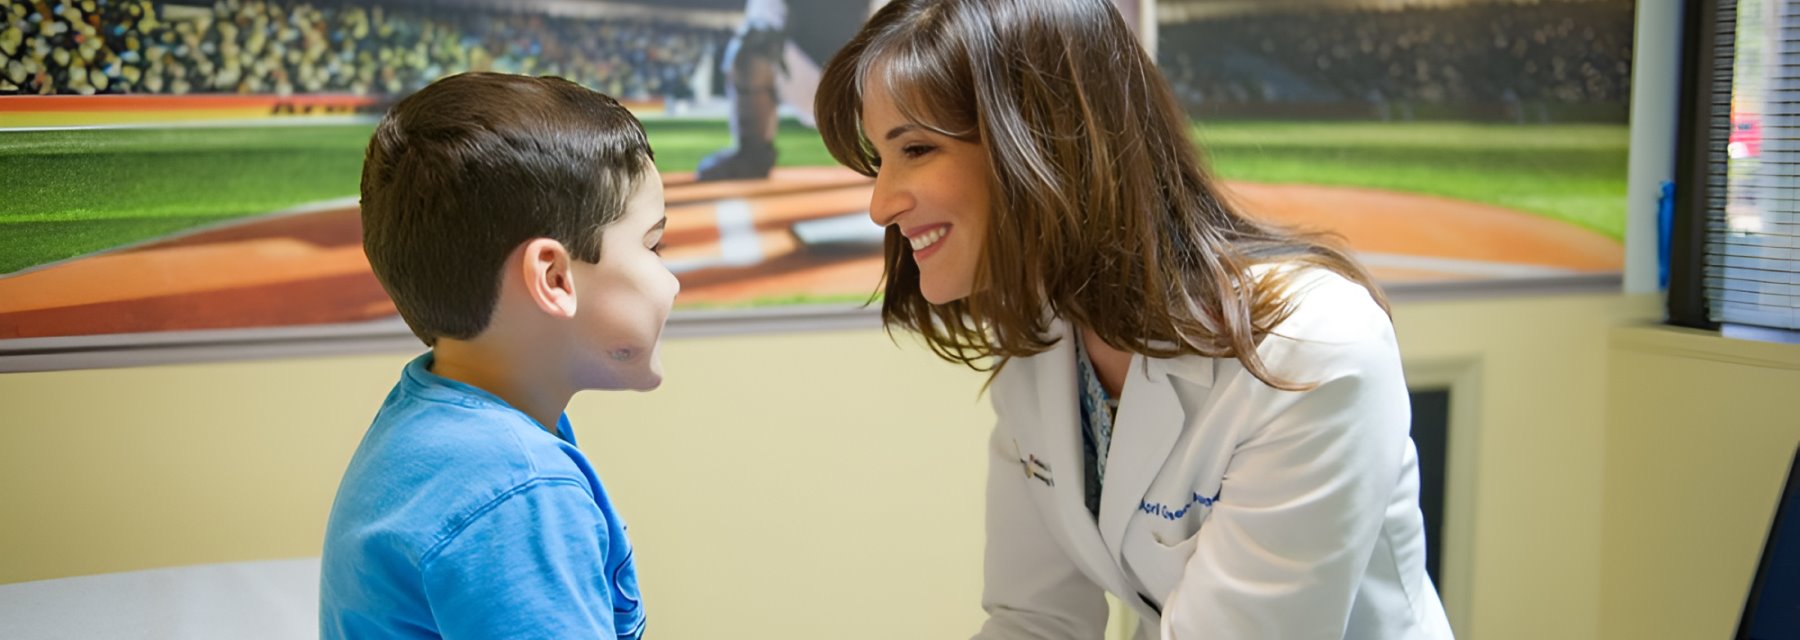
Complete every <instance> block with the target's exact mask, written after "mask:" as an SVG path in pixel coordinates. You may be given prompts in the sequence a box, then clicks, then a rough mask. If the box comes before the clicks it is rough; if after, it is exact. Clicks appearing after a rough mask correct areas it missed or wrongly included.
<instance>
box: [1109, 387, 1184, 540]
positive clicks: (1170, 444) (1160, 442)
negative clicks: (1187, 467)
mask: <svg viewBox="0 0 1800 640" xmlns="http://www.w3.org/2000/svg"><path fill="white" fill-rule="evenodd" d="M1173 383H1174V379H1173V378H1172V377H1170V376H1169V375H1168V373H1167V372H1166V371H1164V370H1163V367H1150V366H1148V363H1146V362H1145V359H1144V357H1143V356H1141V355H1137V356H1133V357H1132V358H1131V367H1130V371H1129V372H1128V373H1127V374H1126V378H1125V389H1124V391H1123V393H1122V394H1121V395H1120V398H1119V411H1118V414H1117V415H1116V416H1115V417H1114V420H1113V437H1112V449H1111V451H1110V452H1109V453H1108V455H1107V456H1106V485H1105V490H1104V491H1102V492H1101V494H1100V495H1101V498H1100V535H1101V538H1102V540H1103V541H1104V542H1105V544H1106V547H1107V549H1108V550H1110V554H1111V555H1110V559H1111V560H1112V561H1113V563H1114V564H1117V563H1118V562H1119V553H1120V549H1121V548H1122V547H1123V544H1122V542H1123V540H1124V538H1125V525H1126V523H1128V522H1130V520H1131V516H1132V514H1134V513H1136V512H1137V511H1138V505H1139V504H1141V503H1142V500H1143V496H1144V493H1145V492H1146V491H1148V490H1149V488H1150V482H1151V481H1152V480H1155V479H1156V475H1157V473H1158V472H1159V471H1161V470H1162V466H1163V462H1164V461H1165V460H1167V459H1168V457H1169V453H1170V452H1171V451H1173V450H1174V448H1175V441H1176V440H1178V439H1180V437H1181V431H1182V427H1183V426H1184V425H1185V423H1186V415H1185V412H1184V411H1183V410H1182V408H1181V399H1180V398H1179V397H1178V396H1176V395H1175V388H1174V385H1173Z"/></svg>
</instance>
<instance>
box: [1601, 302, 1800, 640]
mask: <svg viewBox="0 0 1800 640" xmlns="http://www.w3.org/2000/svg"><path fill="white" fill-rule="evenodd" d="M1609 364H1610V368H1611V370H1612V372H1613V375H1612V377H1611V381H1610V383H1609V384H1608V388H1607V397H1608V398H1609V407H1610V410H1609V414H1608V416H1607V433H1606V446H1607V454H1608V457H1607V467H1606V495H1607V501H1606V509H1605V522H1606V542H1607V544H1606V546H1605V548H1604V555H1603V556H1602V569H1603V578H1604V579H1603V581H1602V583H1601V586H1602V588H1603V593H1604V594H1605V598H1604V601H1603V607H1602V612H1603V614H1604V615H1603V617H1604V619H1605V626H1604V630H1605V632H1606V633H1605V636H1604V637H1606V638H1609V639H1614V638H1616V639H1618V640H1627V639H1630V640H1638V639H1646V638H1648V639H1655V638H1669V639H1671V640H1673V639H1685V638H1730V637H1732V633H1733V630H1734V629H1735V628H1736V625H1737V620H1738V616H1739V613H1740V612H1741V611H1742V607H1743V603H1744V594H1745V593H1746V592H1748V591H1749V588H1750V579H1751V575H1752V572H1753V571H1754V569H1755V567H1756V561H1757V558H1758V557H1759V553H1760V550H1761V548H1762V543H1763V538H1764V536H1765V535H1766V533H1767V531H1768V526H1769V519H1770V518H1771V517H1773V516H1774V510H1775V502H1776V499H1777V496H1778V495H1779V493H1780V490H1781V482H1782V478H1783V477H1784V474H1786V472H1787V469H1788V463H1789V461H1790V460H1791V459H1792V456H1793V455H1794V448H1795V446H1796V444H1797V443H1800V399H1797V398H1796V396H1797V395H1800V345H1779V344H1767V343H1756V342H1743V341H1735V340H1726V339H1723V338H1719V337H1717V336H1714V335H1707V334H1703V333H1699V332H1690V331H1682V330H1676V329H1667V328H1635V327H1632V328H1621V329H1619V330H1617V331H1616V332H1614V334H1613V336H1612V349H1611V356H1610V359H1609Z"/></svg>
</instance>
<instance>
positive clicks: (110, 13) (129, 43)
mask: <svg viewBox="0 0 1800 640" xmlns="http://www.w3.org/2000/svg"><path fill="white" fill-rule="evenodd" d="M491 6H494V7H502V6H504V5H502V4H499V3H495V4H494V5H491ZM0 12H4V13H5V14H6V25H7V26H6V28H5V30H4V31H0V93H10V94H80V95H91V94H118V93H140V94H142V93H149V94H188V93H263V94H267V93H273V94H281V95H285V94H291V93H352V94H359V95H369V94H375V95H395V94H403V93H409V92H411V91H413V90H416V89H418V88H419V87H422V86H424V85H425V84H426V83H428V82H430V81H431V80H434V79H436V78H438V77H441V76H444V75H448V74H452V73H457V72H460V71H466V70H494V71H505V72H513V73H526V74H542V75H559V76H563V77H567V78H569V79H572V80H575V81H578V82H581V83H583V84H586V85H587V86H591V87H595V88H597V89H600V90H602V91H606V92H607V93H609V94H612V95H615V96H619V97H621V98H625V99H650V98H666V99H676V100H679V99H682V98H685V97H690V96H691V93H692V92H693V88H692V87H691V86H690V82H689V79H690V78H691V77H692V76H693V73H694V70H695V69H696V68H698V67H699V66H700V65H703V64H712V63H714V62H715V60H716V57H717V56H718V55H719V52H721V51H722V50H723V48H724V44H725V42H726V41H727V40H728V39H729V37H730V33H729V32H728V31H726V30H723V29H712V28H705V27H696V26H692V25H685V24H677V23H672V22H665V21H659V20H655V19H651V18H643V17H622V18H607V19H601V18H583V17H557V18H554V19H549V18H546V17H545V16H543V15H541V14H539V15H534V14H526V13H519V12H516V11H507V10H504V9H500V8H493V9H481V8H476V7H472V6H462V7H458V8H457V9H455V10H454V11H443V10H434V11H427V10H425V9H424V8H423V7H418V6H412V5H408V4H406V3H400V2H387V3H380V4H375V3H352V2H270V1H262V0H218V1H217V2H215V3H213V4H212V5H210V6H206V5H194V4H179V3H163V2H150V1H148V0H58V1H46V0H0Z"/></svg>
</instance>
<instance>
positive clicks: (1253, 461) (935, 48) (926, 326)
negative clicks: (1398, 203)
mask: <svg viewBox="0 0 1800 640" xmlns="http://www.w3.org/2000/svg"><path fill="white" fill-rule="evenodd" d="M816 112H817V116H818V121H819V128H820V131H821V133H822V134H823V136H824V138H825V143H826V145H827V147H828V148H829V149H830V150H831V152H832V154H833V156H834V157H836V158H837V159H838V161H839V162H842V163H843V164H845V165H847V166H849V167H851V168H852V169H855V170H857V171H859V172H862V173H864V174H867V175H870V176H873V177H874V178H875V191H874V195H873V197H872V199H871V202H870V215H871V217H872V218H873V219H874V220H875V222H876V223H878V224H881V225H883V226H886V227H888V232H887V234H888V235H887V247H886V276H885V280H886V285H885V286H886V297H885V299H884V301H883V303H882V315H883V318H884V320H885V322H886V323H887V324H888V326H889V327H902V328H905V329H908V330H911V331H914V332H917V333H919V334H921V335H923V336H924V338H925V340H926V341H927V342H928V343H929V344H930V345H931V347H932V349H933V350H934V351H936V352H937V353H938V354H939V355H941V356H942V357H944V358H945V359H947V360H950V361H953V362H958V363H963V364H966V365H968V366H971V367H976V368H984V367H988V366H991V367H992V368H993V369H994V370H995V374H994V376H993V378H992V380H991V382H990V391H991V393H992V396H993V403H994V408H995V412H996V413H997V414H998V416H999V424H998V425H997V426H996V428H995V430H994V434H993V439H992V447H991V449H992V459H991V461H990V467H991V468H990V470H989V481H988V497H987V504H988V517H987V539H988V542H987V551H986V585H985V588H984V594H983V600H984V602H983V605H984V607H985V608H986V610H987V611H988V614H989V618H988V621H987V623H986V624H985V625H984V626H983V627H982V630H981V633H980V634H979V635H978V636H977V637H978V638H1099V637H1101V635H1102V633H1103V629H1104V626H1105V623H1106V615H1107V614H1106V603H1105V600H1104V598H1103V597H1102V593H1103V592H1110V593H1112V594H1114V595H1115V596H1117V597H1118V598H1119V599H1120V600H1121V601H1123V602H1124V603H1125V604H1126V605H1128V606H1130V607H1131V608H1132V609H1133V610H1135V611H1136V613H1137V614H1138V616H1139V617H1140V619H1141V620H1142V621H1143V624H1141V626H1140V631H1139V637H1144V638H1148V637H1154V636H1155V635H1156V631H1155V630H1156V629H1160V630H1161V637H1163V638H1184V639H1185V638H1257V639H1270V638H1339V637H1342V638H1384V639H1392V638H1448V637H1450V629H1449V624H1448V623H1447V622H1446V620H1445V617H1444V611H1443V605H1442V603H1441V602H1440V601H1439V599H1438V596H1437V592H1436V589H1435V588H1434V587H1433V586H1432V584H1431V580H1430V578H1429V577H1428V576H1427V575H1426V573H1425V549H1424V534H1423V525H1422V519H1421V516H1420V513H1419V507H1418V469H1417V463H1416V461H1415V453H1414V447H1413V444H1412V441H1411V439H1410V438H1409V436H1408V421H1409V409H1408V396H1407V391H1406V384H1405V380H1404V378H1403V377H1402V374H1401V369H1400V358H1399V353H1398V349H1397V347H1396V346H1395V342H1394V335H1393V327H1392V324H1391V323H1390V321H1389V318H1388V314H1387V305H1386V301H1385V299H1384V298H1383V296H1382V294H1381V292H1380V290H1379V289H1378V288H1377V287H1376V286H1375V285H1374V283H1373V282H1372V281H1371V280H1370V277H1369V275H1368V273H1367V272H1366V271H1365V270H1364V269H1363V268H1362V267H1360V266H1359V265H1357V263H1356V262H1355V261H1354V260H1353V259H1352V258H1351V257H1350V256H1349V255H1348V254H1347V253H1346V252H1345V251H1344V250H1343V249H1342V248H1340V247H1339V246H1337V245H1336V244H1334V243H1333V242H1331V241H1329V240H1328V239H1326V238H1323V237H1320V236H1316V235H1309V234H1303V233H1299V232H1296V231H1293V230H1289V229H1285V228H1282V227H1278V226H1275V225H1272V224H1269V223H1266V222H1262V221H1258V220H1256V219H1254V218H1250V217H1248V216H1246V215H1245V214H1244V213H1243V212H1241V211H1239V210H1238V209H1237V208H1235V207H1234V206H1233V205H1232V204H1231V203H1229V202H1227V201H1226V199H1225V198H1224V197H1223V196H1222V194H1221V193H1220V192H1219V190H1218V188H1217V187H1216V186H1215V185H1214V183H1213V182H1212V179H1211V178H1210V177H1209V176H1208V175H1207V173H1206V171H1205V169H1204V167H1203V164H1202V162H1201V159H1200V157H1199V154H1198V152H1197V151H1196V150H1195V148H1194V145H1193V144H1192V143H1191V141H1190V140H1189V139H1188V137H1187V135H1188V134H1187V130H1188V121H1187V118H1186V116H1185V115H1184V114H1183V113H1182V111H1181V109H1180V108H1179V107H1178V106H1177V105H1176V103H1175V101H1174V99H1173V97H1172V94H1171V92H1170V90H1169V87H1168V86H1167V83H1166V81H1165V80H1164V79H1163V78H1162V77H1161V76H1160V75H1159V74H1158V72H1157V70H1156V69H1155V67H1154V65H1153V63H1152V62H1151V60H1150V59H1149V57H1148V56H1147V55H1146V54H1145V53H1144V51H1143V50H1142V49H1141V48H1140V47H1139V45H1138V43H1137V41H1136V39H1135V38H1134V37H1133V36H1132V33H1131V31H1130V29H1129V28H1128V27H1127V26H1126V25H1125V23H1124V22H1123V21H1122V20H1121V19H1120V17H1119V15H1118V13H1117V11H1116V10H1115V9H1114V8H1113V7H1112V5H1111V4H1110V3H1108V2H1107V0H895V1H894V2H892V3H891V4H888V5H887V6H886V7H884V8H883V9H882V10H881V11H880V12H878V13H877V14H876V15H875V16H874V17H873V18H871V19H870V21H869V22H868V23H867V24H866V25H864V27H863V29H862V31H861V32H859V33H858V34H857V36H856V38H855V39H853V40H852V41H851V42H850V43H849V44H848V45H846V46H845V47H844V49H842V50H841V51H840V52H839V53H838V54H837V56H836V57H835V58H833V59H832V61H831V63H830V64H829V65H828V66H827V68H826V70H825V73H824V76H823V79H822V80H821V82H820V89H819V94H818V99H817V105H816Z"/></svg>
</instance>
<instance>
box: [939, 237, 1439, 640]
mask: <svg viewBox="0 0 1800 640" xmlns="http://www.w3.org/2000/svg"><path fill="white" fill-rule="evenodd" d="M1293 291H1294V295H1297V296H1298V298H1297V305H1296V310H1295V312H1294V314H1293V315H1292V316H1290V317H1289V318H1288V319H1287V320H1286V321H1285V322H1284V323H1282V324H1281V325H1280V326H1279V327H1277V329H1276V332H1275V333H1276V334H1277V335H1271V336H1269V337H1268V338H1267V339H1265V340H1264V341H1263V343H1262V344H1261V346H1260V347H1259V348H1258V352H1259V353H1260V354H1261V355H1262V356H1263V358H1264V362H1266V363H1267V364H1268V366H1269V368H1270V369H1271V370H1272V371H1274V372H1275V373H1276V374H1277V375H1279V376H1284V377H1286V378H1287V379H1289V380H1298V381H1306V382H1316V383H1318V387H1316V388H1314V389H1313V390H1310V391H1304V392H1288V391H1279V390H1276V389H1274V388H1272V387H1269V386H1267V385H1265V384H1263V383H1262V382H1260V381H1259V380H1257V379H1256V378H1255V377H1254V376H1252V375H1250V374H1249V373H1248V372H1247V371H1245V370H1244V369H1243V367H1242V366H1241V365H1240V364H1239V363H1238V362H1237V361H1236V360H1230V359H1215V358H1204V357H1198V356H1186V357H1179V358H1172V359H1150V358H1144V357H1142V356H1134V357H1133V358H1132V360H1131V367H1130V372H1129V374H1128V378H1127V380H1126V382H1125V387H1124V392H1123V394H1122V395H1121V396H1120V406H1119V408H1118V413H1117V415H1116V417H1115V420H1114V427H1113V439H1112V445H1111V450H1110V453H1109V455H1108V456H1107V465H1106V469H1107V472H1106V482H1105V486H1104V489H1103V491H1102V493H1101V500H1100V515H1099V521H1098V524H1097V525H1096V522H1095V519H1094V517H1093V516H1092V515H1090V514H1089V512H1088V510H1087V507H1086V505H1085V503H1084V501H1083V497H1082V494H1083V489H1082V486H1083V474H1084V473H1085V470H1084V469H1083V462H1082V450H1081V433H1080V429H1081V427H1080V416H1079V413H1078V412H1079V411H1080V405H1079V401H1078V398H1077V396H1076V395H1075V392H1076V377H1075V351H1074V347H1073V344H1072V343H1071V341H1070V340H1071V339H1079V336H1078V335H1071V332H1070V328H1069V326H1068V325H1066V324H1061V323H1059V324H1058V325H1057V326H1056V328H1055V330H1056V331H1058V332H1060V334H1061V335H1063V336H1065V339H1063V340H1061V341H1060V342H1058V343H1057V345H1056V346H1055V347H1054V348H1052V349H1051V350H1050V351H1047V352H1045V353H1041V354H1038V355H1036V356H1032V357H1029V358H1020V359H1017V360H1014V361H1013V362H1011V363H1010V364H1008V365H1007V366H1006V367H1005V369H1004V370H1002V372H1001V373H1000V374H999V376H998V377H997V378H996V379H995V380H994V383H993V387H992V389H991V395H992V398H993V403H994V408H995V412H996V413H997V415H998V416H999V424H998V425H996V427H995V429H994V433H993V438H992V441H991V456H992V457H991V460H990V469H989V472H988V474H989V479H988V493H987V503H988V504H987V551H986V560H985V565H986V566H985V574H986V582H985V585H984V588H983V594H982V600H983V603H982V604H983V607H984V608H985V609H986V610H987V611H988V614H989V618H988V621H987V623H986V624H985V625H984V626H983V627H982V628H981V631H980V633H978V634H977V635H976V636H975V637H976V638H977V639H978V640H1000V639H1014V638H1017V639H1024V638H1033V639H1040V638H1069V639H1081V640H1095V639H1098V638H1101V637H1102V635H1103V633H1104V627H1105V625H1106V615H1107V611H1106V603H1105V600H1104V598H1103V596H1102V590H1105V591H1106V592H1110V593H1112V594H1113V595H1114V596H1116V597H1118V598H1119V599H1120V600H1121V601H1122V602H1124V603H1125V604H1126V605H1128V606H1130V607H1131V608H1132V609H1133V610H1134V611H1135V612H1136V613H1137V615H1138V616H1139V618H1140V620H1141V622H1140V623H1139V632H1138V638H1140V639H1148V638H1156V637H1161V638H1165V639H1168V638H1179V639H1181V640H1202V639H1206V640H1211V639H1223V638H1242V639H1248V640H1274V639H1281V640H1292V639H1302V638H1333V639H1335V638H1355V639H1365V638H1366V639H1381V640H1413V639H1418V640H1426V639H1429V640H1437V639H1442V638H1450V637H1451V632H1450V625H1449V622H1448V621H1447V619H1446V618H1445V616H1444V608H1443V604H1442V602H1441V601H1440V600H1439V599H1438V595H1437V591H1436V589H1435V588H1434V587H1433V586H1432V583H1431V580H1430V578H1429V576H1427V575H1426V573H1425V540H1424V527H1423V519H1422V517H1421V515H1420V512H1419V504H1418V498H1419V478H1418V462H1417V459H1416V449H1415V447H1414V446H1413V443H1412V439H1411V438H1410V436H1409V435H1408V434H1409V430H1410V426H1409V423H1410V415H1411V411H1410V402H1409V399H1408V395H1407V389H1406V382H1405V380H1404V378H1403V376H1402V374H1401V369H1400V355H1399V350H1398V347H1397V346H1396V344H1395V341H1394V332H1393V326H1392V324H1391V323H1390V322H1389V320H1388V318H1387V316H1386V315H1385V314H1384V313H1382V311H1381V309H1380V307H1379V306H1377V305H1376V304H1375V302H1374V301H1373V300H1372V299H1371V298H1370V296H1369V295H1368V292H1367V291H1366V290H1364V289H1363V288H1362V287H1361V286H1359V285H1357V284H1355V283H1353V282H1351V281H1349V280H1346V279H1344V278H1342V277H1340V276H1338V275H1336V274H1334V273H1331V272H1329V271H1326V270H1323V269H1309V270H1307V271H1304V272H1302V273H1300V274H1299V275H1298V277H1297V279H1296V286H1295V288H1294V289H1293ZM1215 499H1216V501H1215ZM1140 594H1141V595H1140ZM1156 607H1160V608H1161V612H1160V614H1159V613H1158V611H1157V608H1156Z"/></svg>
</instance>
